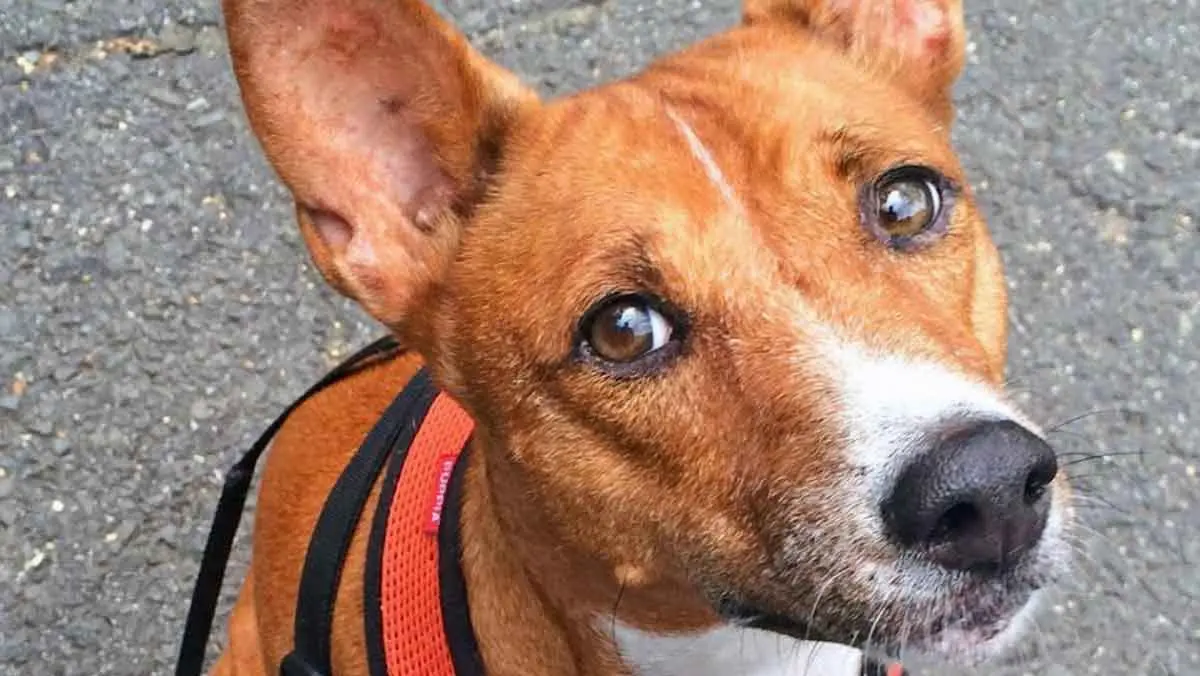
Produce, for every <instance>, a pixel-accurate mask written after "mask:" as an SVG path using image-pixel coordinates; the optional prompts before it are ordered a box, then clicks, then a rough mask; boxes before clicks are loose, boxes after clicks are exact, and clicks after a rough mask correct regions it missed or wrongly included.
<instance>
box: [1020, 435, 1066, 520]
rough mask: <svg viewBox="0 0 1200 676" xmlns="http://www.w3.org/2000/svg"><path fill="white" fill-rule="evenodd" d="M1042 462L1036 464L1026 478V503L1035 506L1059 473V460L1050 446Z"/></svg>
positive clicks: (1046, 449)
mask: <svg viewBox="0 0 1200 676" xmlns="http://www.w3.org/2000/svg"><path fill="white" fill-rule="evenodd" d="M1045 451H1046V454H1045V456H1044V457H1043V458H1042V461H1041V462H1038V463H1037V464H1036V465H1034V467H1033V469H1031V470H1030V471H1029V476H1027V477H1026V478H1025V504H1026V505H1028V506H1031V507H1032V506H1033V505H1035V504H1037V503H1038V502H1039V501H1040V500H1041V499H1042V498H1043V497H1045V495H1046V489H1048V488H1049V487H1050V484H1051V482H1053V481H1054V477H1055V475H1057V474H1058V462H1057V461H1056V460H1055V458H1054V455H1053V453H1052V452H1051V451H1050V449H1049V448H1048V447H1046V448H1045Z"/></svg>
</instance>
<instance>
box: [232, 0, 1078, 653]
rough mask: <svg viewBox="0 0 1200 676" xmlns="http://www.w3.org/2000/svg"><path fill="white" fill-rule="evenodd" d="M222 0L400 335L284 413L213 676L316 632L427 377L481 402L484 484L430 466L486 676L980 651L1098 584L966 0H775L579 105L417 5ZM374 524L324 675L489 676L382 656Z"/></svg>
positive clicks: (320, 229) (361, 289) (308, 226)
mask: <svg viewBox="0 0 1200 676" xmlns="http://www.w3.org/2000/svg"><path fill="white" fill-rule="evenodd" d="M223 8H224V13H225V18H226V23H227V30H228V35H229V40H230V50H231V55H232V59H233V64H234V69H235V72H236V76H237V80H238V83H239V87H240V92H241V96H242V99H243V102H244V104H245V110H246V113H247V116H248V119H249V122H250V125H251V128H252V130H253V132H254V134H255V135H256V137H257V139H258V140H259V142H260V143H261V146H262V148H263V151H264V152H265V155H266V157H267V158H268V159H269V160H270V162H271V164H272V166H273V167H274V169H275V171H276V172H277V173H278V175H279V177H280V179H281V180H282V182H283V183H284V184H286V186H287V188H288V189H289V190H290V192H291V194H292V195H293V196H294V199H295V205H296V215H297V221H298V223H299V227H300V230H301V232H302V233H303V237H304V241H305V242H306V244H307V247H308V249H309V251H310V253H311V257H312V260H313V262H314V263H315V266H316V267H317V268H318V269H319V270H320V272H321V274H322V275H323V276H324V278H325V279H326V280H327V281H328V282H329V284H331V285H332V287H333V288H334V289H336V290H337V291H339V292H340V293H342V294H344V295H346V296H348V297H350V298H352V299H354V300H355V301H357V303H358V304H360V305H361V307H362V308H364V309H365V310H366V311H367V312H368V313H369V314H370V315H371V316H372V317H374V318H375V319H376V320H378V321H379V322H380V323H381V324H382V325H383V326H384V327H386V328H387V329H388V331H389V333H390V334H391V335H393V336H395V337H396V338H397V340H398V341H399V342H400V343H402V344H403V346H404V350H403V351H402V352H401V353H398V354H396V355H394V356H392V357H389V358H386V359H380V360H375V361H373V362H371V363H370V364H367V365H366V366H364V367H363V368H361V369H359V370H357V371H355V372H354V373H352V374H350V375H348V376H346V377H345V378H343V379H341V380H339V381H338V382H336V383H334V384H332V385H330V386H329V387H327V388H326V389H324V390H322V391H320V392H319V393H317V394H315V395H314V396H312V398H311V399H309V400H307V401H306V402H304V403H303V404H302V405H301V406H299V407H298V408H297V409H296V410H295V411H294V412H293V413H292V415H291V416H290V417H289V418H288V420H287V422H286V423H285V424H284V425H283V427H282V429H281V430H280V431H279V434H278V436H277V437H276V438H275V440H274V444H273V447H272V448H271V450H270V454H269V457H268V461H267V465H266V468H265V470H264V475H263V477H262V483H261V489H260V492H259V498H258V503H257V504H258V507H257V514H256V523H255V535H254V539H253V552H252V558H251V567H250V570H249V572H248V574H247V576H246V578H245V580H244V582H243V584H242V587H241V591H240V595H239V597H238V600H237V602H236V605H235V607H234V610H233V613H232V616H231V619H230V620H229V626H228V641H227V645H226V647H225V649H224V651H223V653H222V654H221V656H220V658H219V659H218V661H217V663H216V665H215V666H214V667H213V673H215V674H218V675H220V676H249V675H252V674H269V673H277V672H279V670H280V665H281V663H287V662H288V656H289V655H291V654H293V653H294V652H295V651H296V650H297V649H300V648H304V646H297V645H296V643H297V641H296V639H295V635H296V634H294V633H293V630H294V629H295V630H297V631H298V630H299V627H300V625H303V624H305V623H306V622H308V621H309V619H308V618H305V617H300V618H298V617H297V612H298V611H297V603H298V602H303V599H298V597H299V596H302V595H303V594H302V593H301V592H300V591H299V590H300V588H301V587H302V584H301V578H302V575H303V574H304V571H305V568H306V563H305V561H306V556H307V555H308V554H309V549H310V541H311V540H312V538H313V537H314V529H316V528H317V526H318V522H319V518H320V516H321V515H322V511H323V508H324V506H325V505H326V502H327V499H328V498H329V496H330V495H331V492H333V491H334V490H335V484H337V482H338V480H339V477H340V476H342V475H343V473H344V470H345V469H346V467H347V465H348V463H350V462H351V458H352V457H354V454H355V451H356V448H359V447H360V444H362V443H363V440H364V438H366V437H368V436H369V432H370V431H371V430H372V428H373V427H374V426H376V425H377V423H378V421H379V420H380V419H381V416H386V415H387V414H385V409H387V408H388V407H389V405H390V403H391V402H393V401H394V400H395V399H396V397H397V395H398V393H401V392H402V390H405V388H407V387H408V384H410V383H411V382H412V381H413V379H414V378H415V377H417V376H418V375H419V374H422V373H424V374H428V375H429V377H430V378H431V382H432V383H433V384H434V386H435V387H436V391H437V392H438V393H439V394H438V399H437V401H440V402H443V403H442V404H438V405H439V406H443V408H442V409H439V410H442V411H443V412H442V413H439V414H438V415H446V416H453V415H454V410H458V411H460V412H461V413H462V414H463V416H465V418H464V420H467V421H469V422H468V423H464V425H459V426H458V427H455V429H456V430H459V431H463V430H467V429H468V427H469V430H470V434H469V440H468V441H467V442H465V443H464V444H463V445H464V447H465V448H466V450H464V451H463V454H464V455H463V457H465V460H463V461H462V462H461V468H462V469H461V473H460V474H458V475H456V476H457V478H456V479H454V481H458V482H459V484H458V485H459V488H458V489H456V490H457V493H454V494H453V495H451V494H448V493H447V492H446V487H447V485H448V482H450V479H449V478H448V477H449V476H450V474H449V473H450V471H451V468H452V467H457V465H455V464H454V462H453V461H452V462H450V463H448V464H442V465H436V464H430V467H440V468H441V470H431V471H432V474H430V476H429V477H427V479H428V483H427V484H423V485H427V486H436V487H437V491H436V492H435V493H434V495H435V498H436V500H435V502H434V503H430V504H435V505H436V508H435V509H434V510H433V516H434V517H437V516H438V515H439V514H441V512H440V511H439V510H441V509H443V508H447V509H449V508H450V507H453V509H454V512H455V514H454V525H455V527H456V535H455V537H456V538H457V540H456V542H457V543H458V545H459V549H457V550H453V553H452V554H451V556H450V557H449V559H444V561H448V562H449V564H450V565H452V566H457V567H458V568H457V570H459V571H460V572H461V583H462V592H463V598H461V599H459V601H461V604H462V605H463V606H464V607H465V608H468V609H469V623H468V625H467V627H466V629H467V630H468V631H469V633H470V634H471V638H472V640H473V645H472V646H471V650H472V653H473V654H474V656H475V658H476V659H477V666H478V668H479V673H487V674H489V675H495V676H543V675H545V676H561V675H564V674H578V675H580V676H612V675H618V674H621V675H624V674H630V675H668V674H672V675H674V674H680V675H684V674H686V675H688V676H707V675H710V674H711V675H716V674H722V675H723V674H754V675H760V676H766V675H769V674H801V673H813V674H837V673H854V672H853V671H850V672H842V671H839V669H841V668H842V667H843V666H845V665H847V664H849V665H851V666H850V668H851V669H857V668H859V667H858V666H857V665H858V664H859V663H858V662H855V660H857V659H858V658H857V657H854V658H849V657H846V655H845V654H843V653H838V652H837V650H836V649H837V646H851V647H855V648H857V647H861V646H868V647H870V648H871V649H872V650H876V651H880V652H882V653H885V654H898V653H901V652H904V653H906V654H907V653H910V652H917V653H929V654H932V655H934V656H939V657H943V658H947V659H950V660H953V661H957V662H959V663H962V664H978V663H981V662H983V661H985V660H988V659H991V658H994V657H996V656H998V655H1000V654H1002V653H1004V652H1005V651H1006V650H1008V649H1009V648H1010V647H1011V646H1013V645H1014V644H1015V643H1016V642H1017V640H1018V638H1019V637H1020V636H1021V635H1022V632H1023V631H1024V630H1025V629H1026V628H1027V626H1028V625H1029V624H1030V622H1029V619H1030V617H1031V616H1033V614H1034V613H1035V612H1036V609H1037V607H1038V601H1039V599H1040V598H1042V597H1043V595H1044V590H1045V589H1046V588H1047V587H1049V586H1051V585H1053V584H1054V583H1055V581H1056V580H1058V579H1059V578H1061V577H1062V576H1063V575H1064V574H1065V573H1067V572H1068V571H1069V570H1070V565H1071V562H1070V556H1069V548H1068V546H1067V544H1066V543H1067V541H1068V539H1069V538H1068V535H1069V529H1070V528H1071V525H1072V523H1073V515H1072V511H1071V508H1070V495H1071V493H1070V487H1069V483H1068V480H1067V479H1066V477H1065V476H1064V474H1063V473H1062V472H1061V471H1060V468H1059V467H1058V465H1057V462H1056V456H1055V452H1054V450H1053V449H1052V447H1051V446H1050V445H1049V444H1048V443H1047V442H1046V440H1045V439H1044V434H1043V433H1042V432H1041V431H1040V430H1039V428H1038V427H1037V425H1036V424H1035V423H1034V422H1033V421H1032V420H1031V419H1030V418H1029V417H1028V416H1027V415H1025V414H1024V413H1022V412H1021V411H1019V410H1018V409H1017V408H1016V407H1015V406H1014V405H1013V404H1012V403H1011V402H1010V401H1009V400H1008V398H1007V397H1006V395H1005V392H1004V372H1005V360H1006V349H1007V348H1006V340H1007V336H1006V333H1007V329H1006V306H1007V298H1006V290H1005V280H1004V271H1003V267H1002V265H1001V261H1000V258H999V254H998V251H997V249H996V248H995V246H994V244H993V242H992V240H991V238H990V236H989V234H988V231H987V227H986V224H985V222H984V218H983V216H982V215H981V213H980V210H979V208H978V206H977V205H976V202H975V199H974V197H973V195H972V191H971V188H970V186H969V184H968V180H967V177H966V176H965V174H964V170H963V168H962V166H961V164H960V162H959V160H958V158H957V155H956V153H955V151H954V149H953V147H952V144H951V129H952V123H953V117H954V108H953V101H952V93H951V89H952V85H953V83H954V82H955V80H956V79H957V78H958V76H959V74H960V71H961V69H962V67H963V63H964V47H965V41H966V40H965V29H964V24H963V17H962V7H961V1H960V0H747V2H746V4H745V6H744V9H743V17H742V21H741V23H740V24H739V25H737V26H735V27H732V28H730V29H729V30H728V31H726V32H723V33H721V34H718V35H714V36H711V37H708V38H707V39H705V40H703V41H700V42H698V43H696V44H693V45H691V46H689V47H687V48H685V49H683V50H681V51H679V52H678V53H674V54H671V55H668V56H665V57H662V58H660V59H659V60H657V61H655V62H654V63H652V64H651V65H649V66H648V67H647V68H645V69H644V70H643V71H641V72H639V73H638V74H636V75H633V76H630V77H628V78H625V79H621V80H619V81H616V82H612V83H608V84H606V85H604V86H601V87H598V88H595V89H590V90H586V91H582V92H579V93H576V94H573V95H570V96H566V97H563V98H560V99H555V100H543V99H542V98H541V97H539V95H538V94H537V93H535V92H534V90H533V89H531V88H530V87H528V86H526V85H525V84H523V83H522V82H521V80H520V79H519V78H518V77H517V76H516V75H514V74H512V73H510V72H508V71H506V70H504V69H503V68H501V67H500V66H498V65H496V64H494V63H492V62H490V61H489V60H487V59H485V58H484V57H483V56H481V55H480V54H479V53H478V52H477V51H475V50H474V49H472V47H471V46H470V45H469V44H468V42H467V40H466V39H465V38H464V36H463V35H461V34H459V33H458V32H456V30H455V29H454V28H453V27H452V26H451V25H450V24H449V23H448V22H447V21H446V20H444V19H443V18H442V17H441V16H440V15H438V14H437V13H436V12H435V11H434V10H432V9H431V8H429V7H428V6H426V5H424V4H422V3H420V2H417V1H416V0H338V1H334V0H224V6H223ZM431 396H432V395H431ZM414 424H415V423H414ZM439 424H440V423H439ZM464 433H465V432H464ZM417 434H418V436H420V434H421V433H420V432H418V433H417ZM460 436H461V435H460ZM456 438H459V437H456ZM460 440H461V439H460ZM414 443H415V444H417V445H420V444H419V443H418V442H414ZM456 443H457V442H456ZM411 452H412V451H410V453H411ZM404 471H407V470H404ZM435 475H436V476H435ZM422 481H425V479H422ZM368 487H369V490H370V492H369V496H366V497H365V500H366V502H365V503H364V506H363V510H362V512H363V513H365V514H370V513H371V512H372V510H375V509H376V507H377V506H378V505H379V504H380V500H382V499H384V498H386V497H387V494H388V493H387V491H386V490H385V489H384V487H382V480H380V481H374V482H373V483H369V484H368ZM443 503H444V504H443ZM434 520H435V524H434V531H436V530H437V524H436V521H437V519H436V518H435V519H434ZM342 523H343V525H345V524H349V528H350V530H348V531H347V537H349V538H350V539H349V540H348V544H347V546H346V548H345V551H344V556H343V558H342V559H340V561H341V564H340V566H341V567H340V572H339V573H338V575H337V576H335V577H334V583H335V584H336V603H335V604H334V605H333V607H332V609H330V610H328V612H327V613H326V614H327V615H328V617H326V618H324V621H325V622H326V624H327V628H328V632H326V633H327V634H328V639H327V640H328V650H327V655H326V656H325V660H326V662H327V664H326V665H325V666H324V667H323V668H321V669H311V668H309V667H306V666H303V665H301V667H300V669H299V670H298V671H294V672H293V673H301V672H304V670H305V669H309V671H307V672H304V673H324V671H325V668H328V669H329V670H331V672H330V673H336V674H339V675H343V676H345V675H355V674H368V673H370V674H378V673H387V674H395V673H404V674H423V673H455V671H454V670H453V669H450V670H448V671H447V669H449V668H448V667H444V666H438V667H428V668H427V667H426V666H423V665H421V664H409V663H405V661H404V660H405V659H407V658H405V657H404V655H399V656H397V655H396V654H391V653H389V654H387V655H385V656H384V662H386V663H387V665H388V666H387V667H386V669H384V671H378V670H377V669H378V667H373V666H372V662H373V658H372V657H371V653H372V651H373V650H374V648H372V645H371V642H372V639H371V638H370V637H369V635H368V634H369V633H370V630H369V629H370V628H369V627H365V626H364V625H365V624H370V623H369V622H366V623H365V622H364V617H365V616H367V615H369V614H370V613H371V612H374V611H377V610H378V608H375V607H374V606H376V605H381V606H385V607H384V610H385V611H386V610H387V608H386V606H387V603H386V602H382V601H380V602H378V603H376V602H374V601H371V600H370V599H372V598H374V597H371V596H370V595H369V589H371V588H377V587H378V586H379V580H378V579H377V578H378V577H379V575H380V574H381V573H380V572H379V570H378V569H377V568H378V566H376V565H373V564H372V563H371V560H370V556H369V550H370V541H371V540H372V535H371V530H372V524H371V519H369V518H362V519H359V520H357V521H346V520H343V522H342ZM335 525H336V524H335ZM443 525H444V524H443ZM414 533H415V531H414ZM404 537H409V536H408V535H405V536H404ZM411 537H413V538H416V537H417V536H416V535H412V536H411ZM413 541H414V542H417V541H416V540H415V539H414V540H413ZM414 546H424V545H420V543H419V542H418V544H417V545H414ZM423 551H424V550H423ZM443 554H444V552H443ZM451 559H452V560H451ZM397 560H398V561H399V562H400V563H398V564H396V565H412V566H421V565H426V564H425V563H422V562H421V561H416V560H415V559H414V560H413V561H411V562H407V563H406V561H407V560H406V559H404V558H403V557H401V558H400V559H397ZM393 563H395V562H393ZM389 565H390V564H389ZM398 570H401V572H402V573H403V572H404V571H403V570H402V569H398ZM417 572H418V573H421V571H417ZM414 574H416V573H414ZM422 574H424V573H422ZM443 582H444V580H443ZM414 593H417V594H420V593H421V592H420V589H417V591H416V592H414ZM404 598H407V597H404ZM402 600H403V599H402ZM455 612H457V611H455ZM433 617H434V619H435V620H436V613H435V615H434V616H433ZM456 617H458V619H459V620H461V619H462V618H461V617H459V616H458V615H456ZM318 619H320V618H318ZM401 625H403V623H402V622H401V623H400V624H395V623H393V624H392V625H390V626H392V628H393V629H392V630H394V631H405V630H406V629H405V627H403V626H401ZM323 626H324V625H323ZM447 626H449V625H448V624H447ZM397 627H399V628H397ZM460 628H461V627H460ZM417 630H418V631H425V632H427V633H428V635H430V636H434V635H436V636H435V639H431V641H432V642H433V643H439V642H443V641H444V637H443V636H442V634H443V633H444V632H442V631H441V629H440V628H439V627H434V626H426V627H423V628H418V629H417ZM389 631H391V630H389ZM419 643H420V641H417V642H416V643H414V644H413V645H417V646H418V648H414V650H416V649H419V648H420V646H419ZM439 645H440V643H439ZM813 646H816V647H817V648H820V647H822V646H824V647H825V648H827V649H828V650H832V651H833V652H824V653H818V652H814V649H813ZM830 646H832V647H830ZM823 649H824V648H823ZM855 654H856V655H857V654H858V653H857V650H856V651H855ZM822 655H835V656H836V659H834V658H828V659H827V658H825V657H822ZM438 659H442V658H438ZM814 665H817V666H814ZM422 669H426V670H425V671H422ZM438 669H441V671H438ZM806 670H807V671H806ZM285 673H286V671H285ZM458 673H462V672H461V671H459V672H458Z"/></svg>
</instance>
